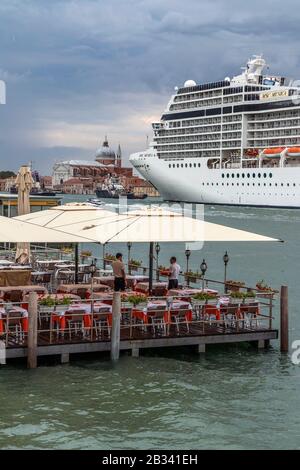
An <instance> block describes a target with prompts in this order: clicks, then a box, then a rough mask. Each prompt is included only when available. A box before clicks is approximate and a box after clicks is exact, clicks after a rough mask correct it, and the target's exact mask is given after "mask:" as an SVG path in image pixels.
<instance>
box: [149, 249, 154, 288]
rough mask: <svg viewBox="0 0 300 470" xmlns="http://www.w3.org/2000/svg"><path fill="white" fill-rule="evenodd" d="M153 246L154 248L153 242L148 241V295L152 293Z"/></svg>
mask: <svg viewBox="0 0 300 470" xmlns="http://www.w3.org/2000/svg"><path fill="white" fill-rule="evenodd" d="M153 248H154V243H153V242H150V245H149V295H152V290H153Z"/></svg>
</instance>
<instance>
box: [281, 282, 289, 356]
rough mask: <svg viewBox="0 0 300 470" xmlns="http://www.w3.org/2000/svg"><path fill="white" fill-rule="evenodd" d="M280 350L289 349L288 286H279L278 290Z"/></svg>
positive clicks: (285, 350) (286, 350)
mask: <svg viewBox="0 0 300 470" xmlns="http://www.w3.org/2000/svg"><path fill="white" fill-rule="evenodd" d="M280 350H281V352H288V350H289V310H288V287H287V286H281V290H280Z"/></svg>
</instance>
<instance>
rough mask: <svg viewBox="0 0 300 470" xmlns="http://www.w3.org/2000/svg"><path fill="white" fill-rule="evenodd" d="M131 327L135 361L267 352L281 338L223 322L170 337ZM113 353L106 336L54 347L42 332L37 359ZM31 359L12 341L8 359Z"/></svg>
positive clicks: (125, 334) (199, 324)
mask: <svg viewBox="0 0 300 470" xmlns="http://www.w3.org/2000/svg"><path fill="white" fill-rule="evenodd" d="M130 330H131V327H130V326H124V327H121V340H120V351H129V352H131V354H132V356H133V357H138V356H139V355H140V353H141V352H142V351H143V350H145V349H148V350H149V349H155V348H172V347H173V348H175V347H176V348H177V347H180V346H181V347H183V346H184V347H191V348H193V349H194V351H195V350H196V351H198V352H199V353H205V351H206V347H207V346H208V345H216V344H229V343H231V344H232V343H246V342H249V343H253V344H254V345H255V346H256V347H258V348H265V347H267V346H268V345H269V343H270V341H271V340H275V339H277V338H278V330H276V329H273V328H269V327H268V326H267V325H255V327H251V326H249V325H247V326H246V325H243V324H242V322H241V324H240V325H239V326H238V325H237V324H235V325H234V326H232V327H228V326H226V325H225V324H224V323H223V322H218V324H215V323H214V324H211V322H209V321H208V322H204V321H195V322H191V323H190V324H189V331H186V326H185V325H184V324H182V325H181V326H180V329H179V333H178V331H177V327H175V325H172V324H171V326H170V329H169V332H168V335H167V336H165V335H164V334H160V333H156V334H155V333H153V332H152V331H150V329H149V331H144V329H143V328H141V327H140V326H139V327H138V328H137V327H135V328H134V331H133V332H131V331H130ZM110 351H111V340H110V338H109V337H108V336H107V335H105V336H104V337H102V338H100V339H96V338H93V337H92V335H91V334H89V335H88V336H87V337H85V338H84V337H81V334H80V335H78V337H72V338H71V339H69V338H68V337H59V338H55V339H54V340H52V342H51V344H50V340H49V332H39V334H38V343H37V357H38V358H39V357H43V356H44V357H45V356H48V357H49V356H53V357H54V356H59V357H60V360H61V362H62V363H66V362H68V361H69V360H70V358H71V357H70V356H72V354H85V353H103V352H110ZM27 356H28V347H27V345H20V344H18V345H17V344H14V341H10V342H9V344H8V345H7V347H6V358H7V359H14V358H26V357H27Z"/></svg>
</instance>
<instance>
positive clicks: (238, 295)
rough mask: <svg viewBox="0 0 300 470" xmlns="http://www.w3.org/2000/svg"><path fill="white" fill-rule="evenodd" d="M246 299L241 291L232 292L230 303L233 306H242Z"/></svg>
mask: <svg viewBox="0 0 300 470" xmlns="http://www.w3.org/2000/svg"><path fill="white" fill-rule="evenodd" d="M244 298H245V294H244V292H241V291H240V290H237V291H231V292H230V303H232V304H241V303H243V301H244Z"/></svg>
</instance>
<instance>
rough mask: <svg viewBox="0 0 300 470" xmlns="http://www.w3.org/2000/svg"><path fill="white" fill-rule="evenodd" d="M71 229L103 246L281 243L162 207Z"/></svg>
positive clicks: (77, 224)
mask: <svg viewBox="0 0 300 470" xmlns="http://www.w3.org/2000/svg"><path fill="white" fill-rule="evenodd" d="M105 212H107V211H105ZM56 228H59V227H56ZM70 228H72V229H73V230H76V233H78V235H80V236H85V237H87V238H89V239H92V240H94V241H97V242H100V243H111V242H141V243H145V242H151V241H156V242H193V241H197V242H199V241H248V242H249V241H256V242H258V241H259V242H260V241H280V240H277V239H275V238H270V237H266V236H264V235H259V234H257V233H253V232H247V231H245V230H239V229H235V228H231V227H226V226H224V225H218V224H213V223H211V222H206V221H204V220H199V219H195V218H192V217H187V216H184V215H182V214H181V213H178V212H172V211H169V210H165V209H161V208H159V207H157V208H154V209H153V208H149V207H146V208H142V209H139V210H134V211H129V212H127V213H125V214H122V213H121V214H114V213H111V212H110V213H106V214H105V217H101V218H99V220H97V219H96V218H95V219H94V220H93V218H90V219H89V220H86V223H84V222H82V221H80V222H76V221H74V223H72V224H71V225H64V230H66V231H69V230H70Z"/></svg>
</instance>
